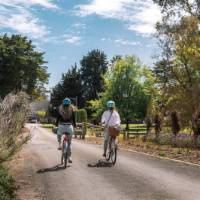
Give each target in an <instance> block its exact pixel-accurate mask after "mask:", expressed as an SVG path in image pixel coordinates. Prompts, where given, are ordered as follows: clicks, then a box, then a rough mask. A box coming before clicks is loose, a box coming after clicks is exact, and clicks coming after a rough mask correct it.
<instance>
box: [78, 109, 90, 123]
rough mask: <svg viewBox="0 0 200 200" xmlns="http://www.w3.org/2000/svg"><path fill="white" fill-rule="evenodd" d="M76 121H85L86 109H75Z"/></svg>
mask: <svg viewBox="0 0 200 200" xmlns="http://www.w3.org/2000/svg"><path fill="white" fill-rule="evenodd" d="M76 117H77V119H76V121H77V122H78V123H82V122H87V111H86V110H85V109H79V110H77V111H76Z"/></svg>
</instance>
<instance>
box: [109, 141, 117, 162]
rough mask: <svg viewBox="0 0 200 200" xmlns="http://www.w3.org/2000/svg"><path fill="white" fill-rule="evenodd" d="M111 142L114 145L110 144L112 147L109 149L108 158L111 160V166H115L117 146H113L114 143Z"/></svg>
mask: <svg viewBox="0 0 200 200" xmlns="http://www.w3.org/2000/svg"><path fill="white" fill-rule="evenodd" d="M113 142H114V144H112V147H111V153H110V158H111V161H112V164H113V165H115V163H116V161H117V146H116V144H115V141H113Z"/></svg>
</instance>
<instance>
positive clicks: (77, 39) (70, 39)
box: [64, 34, 81, 44]
mask: <svg viewBox="0 0 200 200" xmlns="http://www.w3.org/2000/svg"><path fill="white" fill-rule="evenodd" d="M64 41H65V42H67V43H69V44H80V41H81V37H80V36H73V35H68V34H66V35H64Z"/></svg>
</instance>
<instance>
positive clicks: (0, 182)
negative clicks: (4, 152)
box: [0, 165, 16, 200]
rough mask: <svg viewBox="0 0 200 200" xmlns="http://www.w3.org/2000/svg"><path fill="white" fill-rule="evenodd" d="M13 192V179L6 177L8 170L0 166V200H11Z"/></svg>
mask: <svg viewBox="0 0 200 200" xmlns="http://www.w3.org/2000/svg"><path fill="white" fill-rule="evenodd" d="M15 190H16V187H15V182H14V179H13V178H12V177H11V176H10V175H8V170H7V169H5V168H4V167H3V166H2V165H0V200H13V199H14V198H15Z"/></svg>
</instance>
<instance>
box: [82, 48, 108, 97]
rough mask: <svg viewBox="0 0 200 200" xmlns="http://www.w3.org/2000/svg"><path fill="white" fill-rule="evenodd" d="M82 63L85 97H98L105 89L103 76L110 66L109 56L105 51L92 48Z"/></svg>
mask: <svg viewBox="0 0 200 200" xmlns="http://www.w3.org/2000/svg"><path fill="white" fill-rule="evenodd" d="M80 63H81V68H80V71H81V78H82V91H83V97H84V98H85V100H86V101H90V100H95V99H98V98H99V94H100V93H101V92H103V91H104V78H103V76H104V74H105V73H106V70H107V67H108V62H107V57H106V55H105V54H104V52H101V51H99V50H92V51H91V52H89V53H88V54H87V55H86V56H83V58H82V60H81V61H80Z"/></svg>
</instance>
